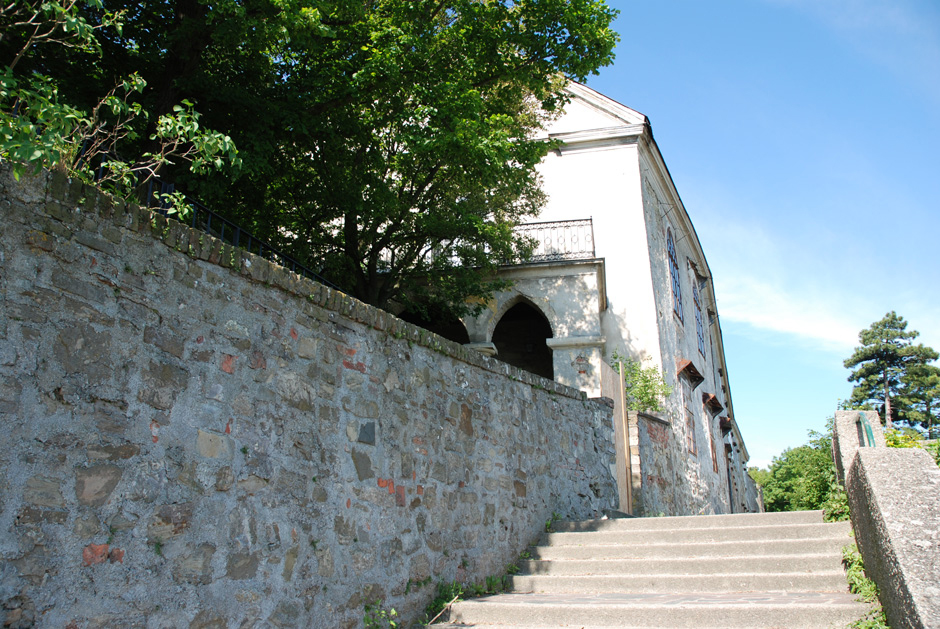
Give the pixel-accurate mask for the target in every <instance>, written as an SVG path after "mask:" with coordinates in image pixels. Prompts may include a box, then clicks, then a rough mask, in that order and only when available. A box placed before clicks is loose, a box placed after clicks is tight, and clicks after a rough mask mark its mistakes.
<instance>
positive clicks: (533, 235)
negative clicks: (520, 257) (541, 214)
mask: <svg viewBox="0 0 940 629" xmlns="http://www.w3.org/2000/svg"><path fill="white" fill-rule="evenodd" d="M516 233H517V234H519V235H521V236H525V237H527V238H530V239H531V240H534V241H535V249H533V250H532V257H531V258H529V260H528V262H554V261H556V260H590V259H592V258H594V257H596V256H595V255H594V223H593V219H590V218H583V219H577V220H572V221H545V222H541V223H524V224H522V225H519V226H518V227H516Z"/></svg>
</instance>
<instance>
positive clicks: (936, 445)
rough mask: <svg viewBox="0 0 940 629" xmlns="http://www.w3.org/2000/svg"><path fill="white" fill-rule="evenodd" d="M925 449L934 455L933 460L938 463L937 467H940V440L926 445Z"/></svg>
mask: <svg viewBox="0 0 940 629" xmlns="http://www.w3.org/2000/svg"><path fill="white" fill-rule="evenodd" d="M924 449H925V450H926V451H927V452H929V453H930V454H932V455H933V460H934V461H936V462H937V465H940V440H936V441H933V442H931V443H928V444H925V445H924Z"/></svg>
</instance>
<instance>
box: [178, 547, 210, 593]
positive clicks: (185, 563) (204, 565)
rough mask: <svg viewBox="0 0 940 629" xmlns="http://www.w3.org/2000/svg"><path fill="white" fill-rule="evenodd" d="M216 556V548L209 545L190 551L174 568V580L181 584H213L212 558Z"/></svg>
mask: <svg viewBox="0 0 940 629" xmlns="http://www.w3.org/2000/svg"><path fill="white" fill-rule="evenodd" d="M214 554H215V546H213V545H212V544H208V543H206V544H200V545H199V546H197V547H196V548H194V549H192V550H189V551H188V552H186V553H185V554H184V555H183V556H182V557H181V558H179V559H178V560H177V562H176V565H175V566H174V568H173V578H174V579H175V580H176V581H177V582H180V583H195V584H207V583H211V582H212V579H211V578H210V577H211V573H212V556H213V555H214Z"/></svg>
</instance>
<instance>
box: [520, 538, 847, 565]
mask: <svg viewBox="0 0 940 629" xmlns="http://www.w3.org/2000/svg"><path fill="white" fill-rule="evenodd" d="M851 541H852V540H851V538H850V537H849V535H848V533H846V534H845V535H844V536H834V537H828V538H818V539H792V540H779V541H777V540H750V541H730V542H710V543H701V544H699V543H687V544H681V545H679V544H672V543H647V544H636V543H630V544H612V545H600V544H580V545H558V546H538V547H532V548H529V549H528V553H529V555H530V556H531V557H532V558H533V559H543V560H554V559H571V560H573V559H682V558H696V557H747V556H750V555H765V556H766V555H801V554H821V553H833V554H835V555H840V554H841V550H842V547H843V546H847V545H848V544H850V543H851Z"/></svg>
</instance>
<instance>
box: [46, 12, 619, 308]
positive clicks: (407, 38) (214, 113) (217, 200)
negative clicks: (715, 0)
mask: <svg viewBox="0 0 940 629" xmlns="http://www.w3.org/2000/svg"><path fill="white" fill-rule="evenodd" d="M121 8H123V9H124V10H125V12H126V14H125V18H124V21H125V25H124V30H123V32H122V33H120V34H115V33H111V34H109V36H108V37H106V38H102V42H101V48H102V55H103V56H102V60H101V63H100V64H98V67H97V68H96V70H95V72H94V73H93V76H92V77H90V81H89V78H85V79H84V80H83V81H78V80H75V75H76V73H75V68H76V62H75V59H74V55H70V54H69V53H67V52H66V53H63V54H60V55H58V56H57V57H55V58H52V57H50V58H48V59H46V60H44V66H45V71H47V72H49V73H51V74H54V75H55V76H56V77H57V78H59V80H60V81H61V82H62V83H61V84H62V85H63V88H62V89H63V93H67V94H68V96H69V98H71V99H75V100H76V101H79V100H83V101H84V102H86V103H87V102H88V96H87V92H88V84H89V82H91V83H95V82H97V83H99V84H101V83H106V82H107V81H108V80H110V79H109V77H111V76H114V75H118V76H123V75H126V73H127V72H128V70H135V71H138V72H140V74H141V76H142V77H144V79H145V80H146V81H147V82H148V84H149V85H152V86H154V90H153V92H152V93H151V94H150V95H149V96H148V97H147V100H146V103H147V107H149V108H150V109H152V110H153V111H155V112H162V111H164V110H166V108H167V106H168V103H171V102H176V101H177V100H179V99H182V98H185V99H188V100H190V101H192V102H194V103H196V105H197V106H198V107H199V109H200V111H203V112H204V115H205V121H206V123H207V124H208V125H209V126H210V127H212V128H214V129H219V130H221V131H223V132H224V133H226V134H229V135H231V137H232V138H233V139H234V140H235V142H236V143H237V145H238V146H239V150H240V156H241V157H242V159H243V160H244V168H243V170H242V173H241V174H240V175H239V176H237V177H233V176H232V175H231V174H230V173H224V174H220V175H216V176H199V177H196V176H192V175H187V174H186V173H182V172H181V173H172V171H168V172H169V174H172V175H173V176H176V177H178V179H179V182H182V183H185V184H186V185H187V186H188V188H189V189H190V190H191V191H192V192H195V193H196V194H197V195H198V196H199V197H200V198H201V199H202V200H203V201H204V202H206V203H207V204H209V205H210V206H211V207H213V208H216V209H217V210H220V211H223V212H226V213H228V214H229V215H230V217H232V218H234V219H236V220H237V221H238V222H240V223H242V224H243V225H245V226H246V227H248V228H249V229H251V230H252V231H255V232H256V233H257V234H258V235H259V236H261V237H264V238H266V239H268V240H270V241H272V242H273V243H274V244H276V245H278V246H280V248H282V249H286V250H287V251H289V252H290V253H291V254H292V255H294V256H295V257H297V258H299V259H300V260H301V261H305V262H307V263H308V266H311V267H314V268H317V269H319V270H320V271H321V273H322V274H323V275H324V276H326V277H327V278H328V279H330V280H331V281H333V282H335V283H336V284H338V285H340V286H341V287H342V288H343V289H344V290H346V291H348V292H350V293H352V294H353V295H355V296H356V297H358V298H360V299H362V300H364V301H366V302H368V303H371V304H373V305H376V306H379V307H388V305H389V304H390V302H392V301H394V302H396V303H397V304H399V305H400V306H404V307H407V308H412V309H416V310H419V311H422V310H423V311H425V312H427V311H435V312H437V311H441V312H446V311H450V312H452V313H453V312H457V313H459V312H460V311H461V310H463V309H466V307H467V306H466V298H467V297H468V296H471V295H476V296H484V297H485V296H486V295H487V294H488V292H489V291H491V290H492V289H493V288H494V287H499V286H500V284H499V283H498V282H496V281H495V279H494V270H495V266H496V265H497V264H498V263H499V262H501V261H510V260H516V259H519V258H520V257H523V256H524V255H525V253H526V251H527V245H528V243H527V242H526V241H525V240H523V239H522V238H520V237H518V236H517V235H515V233H514V232H513V229H512V228H513V226H514V225H515V224H516V223H518V222H520V221H522V220H524V219H525V218H526V217H528V216H532V215H534V214H535V213H536V212H537V211H538V209H539V208H540V206H541V205H542V203H543V201H544V199H543V196H542V193H541V191H540V189H539V182H538V178H537V176H536V173H535V165H536V164H537V163H538V162H539V161H540V160H541V158H542V157H543V156H544V155H545V154H546V152H547V151H548V150H549V149H550V148H551V146H552V145H551V144H550V143H547V142H538V141H534V140H533V137H534V135H535V133H536V132H537V131H538V129H539V128H540V125H541V124H542V123H543V121H544V120H545V119H546V117H547V116H551V115H554V114H555V113H556V112H557V111H558V110H559V108H560V106H562V105H563V104H564V102H565V92H564V90H563V88H564V84H565V81H566V80H568V79H574V80H583V79H584V78H585V77H586V76H588V75H589V74H591V73H594V72H596V70H597V69H598V68H599V67H600V66H602V65H606V64H608V63H610V61H611V60H612V58H613V54H612V51H613V47H614V44H615V43H616V41H617V35H616V34H615V33H614V32H613V31H612V30H611V29H610V23H611V21H612V19H613V17H614V15H615V13H616V12H615V11H613V10H611V9H609V8H608V7H607V6H606V5H605V4H604V3H603V2H601V1H600V0H485V1H482V2H481V1H480V0H423V1H421V0H419V1H417V2H415V1H413V0H374V1H372V2H369V3H361V2H353V1H352V0H337V1H336V2H331V3H313V2H309V1H306V0H239V1H235V0H228V1H223V2H217V3H213V4H212V6H211V9H210V6H209V5H208V3H207V2H206V1H202V0H166V1H164V2H159V3H126V4H125V5H124V6H122V7H121ZM86 13H87V16H88V21H89V22H90V23H94V22H95V21H96V20H97V19H99V18H98V15H99V13H100V11H96V10H95V9H94V8H92V9H89V10H88V11H87V12H86ZM86 74H87V73H86Z"/></svg>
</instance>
